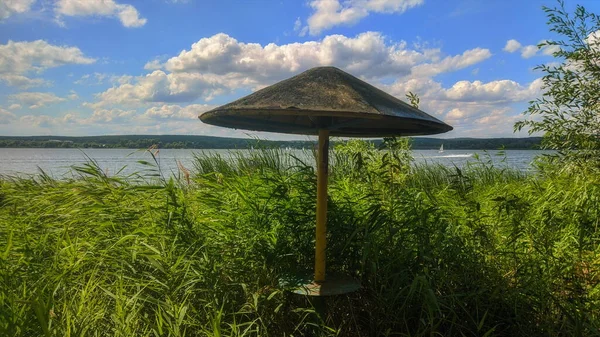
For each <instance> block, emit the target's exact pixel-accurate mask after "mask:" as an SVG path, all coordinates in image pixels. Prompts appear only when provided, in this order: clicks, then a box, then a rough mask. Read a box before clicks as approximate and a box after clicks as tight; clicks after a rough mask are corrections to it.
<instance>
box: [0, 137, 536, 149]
mask: <svg viewBox="0 0 600 337" xmlns="http://www.w3.org/2000/svg"><path fill="white" fill-rule="evenodd" d="M338 141H340V140H338ZM371 141H372V142H373V143H374V144H375V145H377V146H378V145H380V144H381V143H382V140H381V139H375V140H371ZM335 142H336V141H334V143H335ZM442 144H444V147H445V148H446V149H448V150H453V149H455V150H456V149H473V150H475V149H484V150H495V149H500V148H504V149H538V148H539V147H540V144H541V138H540V137H528V138H453V139H439V138H427V137H418V138H412V139H411V146H412V148H413V149H416V150H427V149H438V148H439V147H440V146H441V145H442ZM151 146H158V147H159V148H163V149H248V148H261V147H269V148H273V147H281V148H293V149H302V148H305V149H310V148H312V147H313V146H314V142H313V141H311V140H291V141H275V140H256V139H241V138H225V137H211V136H191V135H121V136H86V137H64V136H23V137H8V136H0V148H127V149H145V148H149V147H151Z"/></svg>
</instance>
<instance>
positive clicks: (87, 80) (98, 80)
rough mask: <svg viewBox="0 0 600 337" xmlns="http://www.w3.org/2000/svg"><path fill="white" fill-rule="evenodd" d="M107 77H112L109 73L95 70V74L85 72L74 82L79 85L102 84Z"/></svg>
mask: <svg viewBox="0 0 600 337" xmlns="http://www.w3.org/2000/svg"><path fill="white" fill-rule="evenodd" d="M106 79H110V76H109V75H108V74H105V73H98V72H95V73H93V74H83V75H81V77H80V78H79V79H78V80H77V81H74V82H73V83H74V84H79V85H101V84H104V81H105V80H106Z"/></svg>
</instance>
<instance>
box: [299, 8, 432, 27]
mask: <svg viewBox="0 0 600 337" xmlns="http://www.w3.org/2000/svg"><path fill="white" fill-rule="evenodd" d="M423 2H424V1H423V0H346V1H344V2H343V3H341V2H340V0H313V1H311V2H310V7H312V9H313V10H314V12H313V14H312V15H311V16H310V17H309V18H308V19H307V24H308V25H307V28H308V32H309V33H310V34H311V35H317V34H320V33H321V32H322V31H324V30H327V29H330V28H332V27H335V26H339V25H352V24H355V23H357V22H358V21H360V20H361V19H363V18H364V17H366V16H368V15H369V13H371V12H373V13H388V14H391V13H398V14H401V13H404V12H405V11H407V10H408V9H410V8H413V7H416V6H419V5H422V4H423Z"/></svg>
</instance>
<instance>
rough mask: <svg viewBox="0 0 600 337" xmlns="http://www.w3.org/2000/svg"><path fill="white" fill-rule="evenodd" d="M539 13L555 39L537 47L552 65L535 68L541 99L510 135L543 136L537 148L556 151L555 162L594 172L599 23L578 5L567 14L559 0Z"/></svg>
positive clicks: (599, 138) (598, 142)
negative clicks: (582, 166) (550, 57)
mask: <svg viewBox="0 0 600 337" xmlns="http://www.w3.org/2000/svg"><path fill="white" fill-rule="evenodd" d="M543 9H544V11H545V12H546V14H547V17H548V25H549V26H550V31H551V32H554V33H557V34H558V35H559V36H560V39H558V40H549V41H545V42H543V43H541V44H540V45H538V47H539V48H548V49H547V50H553V51H554V52H553V54H554V56H555V58H556V59H557V61H558V64H545V65H540V66H538V67H537V68H536V69H539V70H541V71H542V72H543V73H544V76H543V78H542V81H543V86H542V90H543V94H542V96H541V97H540V98H538V99H536V100H533V101H531V102H530V106H529V108H528V109H527V111H525V113H524V114H525V115H526V116H527V118H526V119H524V120H521V121H518V122H517V123H516V124H515V131H518V130H521V129H523V128H527V129H528V131H529V133H530V134H532V133H538V132H539V133H543V135H544V138H543V142H542V146H543V147H544V148H550V149H557V150H558V151H559V156H558V157H557V158H558V159H560V160H561V162H566V163H577V164H585V165H590V164H592V165H594V166H595V167H600V156H598V150H600V115H599V114H600V109H599V107H600V105H599V103H600V19H599V17H598V15H596V14H593V13H590V12H588V11H587V10H586V9H585V8H584V7H582V6H580V5H578V6H577V7H576V9H575V11H574V12H573V13H569V12H568V11H567V10H566V9H565V4H564V1H563V0H559V1H558V7H555V8H548V7H544V8H543Z"/></svg>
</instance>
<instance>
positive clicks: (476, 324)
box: [0, 141, 600, 336]
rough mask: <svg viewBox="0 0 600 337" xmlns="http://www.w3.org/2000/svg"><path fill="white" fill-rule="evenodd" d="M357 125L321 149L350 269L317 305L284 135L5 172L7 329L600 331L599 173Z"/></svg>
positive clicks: (295, 175) (0, 309) (302, 188)
mask: <svg viewBox="0 0 600 337" xmlns="http://www.w3.org/2000/svg"><path fill="white" fill-rule="evenodd" d="M390 147H391V149H390V150H388V151H379V150H377V149H374V148H372V147H371V146H370V145H369V144H367V143H364V142H360V141H353V142H349V143H346V144H343V145H340V146H338V147H337V148H336V150H335V151H334V153H333V155H332V158H331V161H332V165H331V170H330V171H331V176H330V190H329V197H330V200H329V219H328V229H329V234H328V235H329V238H328V240H329V247H328V271H331V272H342V273H345V274H350V275H352V276H354V277H356V278H358V279H360V280H361V283H362V286H363V287H362V289H361V290H360V291H358V292H356V293H353V294H350V295H347V296H339V297H335V298H329V299H327V312H326V315H325V316H323V317H321V318H318V317H317V316H316V314H315V312H314V310H313V309H312V307H311V305H310V303H309V302H307V301H306V300H305V299H304V298H302V297H297V296H295V295H291V294H289V293H288V292H286V291H284V290H282V289H281V287H280V286H279V282H278V281H279V279H280V278H281V277H282V276H285V275H290V274H302V273H310V270H311V269H312V266H313V254H314V218H315V210H314V203H315V198H316V195H315V194H316V188H315V184H316V178H315V172H314V166H313V165H314V164H313V163H312V162H309V163H307V162H305V160H302V159H299V158H293V157H291V156H289V155H287V154H284V153H283V152H281V151H280V150H274V149H264V150H260V151H254V152H252V153H251V154H250V155H248V156H244V155H242V154H239V153H238V154H235V153H232V158H222V157H219V156H218V155H210V154H198V155H197V157H196V159H195V167H193V168H185V167H183V166H182V165H180V172H179V177H176V178H172V179H168V178H166V175H164V174H163V173H162V172H160V171H159V170H158V169H157V165H155V163H154V161H153V155H152V153H149V154H148V156H149V160H148V161H147V162H146V163H145V165H146V167H147V170H145V171H144V172H142V173H140V174H134V175H130V176H127V177H123V176H119V175H114V176H111V175H107V174H106V173H104V172H103V171H102V170H101V169H100V168H99V167H98V165H97V164H95V163H94V162H93V161H90V162H89V163H88V164H86V165H84V166H82V167H78V168H74V171H73V177H72V178H69V179H64V180H54V179H52V178H51V177H49V176H48V175H45V174H43V173H42V174H40V175H38V176H36V177H32V178H17V177H3V178H2V179H1V180H0V335H2V336H104V335H111V336H134V335H135V336H138V335H139V336H311V335H325V336H541V335H543V336H564V335H569V336H571V335H572V336H593V335H600V334H599V333H598V331H599V329H600V285H599V282H600V231H599V230H598V225H599V221H600V220H599V219H600V214H599V212H600V174H598V172H597V171H594V170H585V171H584V170H581V171H577V172H567V173H565V172H562V171H559V170H556V169H553V168H552V167H546V166H542V165H541V166H540V170H538V171H537V172H536V173H529V174H523V173H519V172H516V171H512V170H508V169H500V168H497V167H494V166H493V165H492V164H491V162H490V161H488V160H486V159H485V158H482V159H481V160H480V161H479V163H478V164H476V165H471V166H467V167H465V168H463V169H458V168H446V167H442V166H435V165H421V166H415V165H411V157H410V152H409V151H407V150H406V149H407V148H406V144H403V143H391V146H390Z"/></svg>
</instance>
